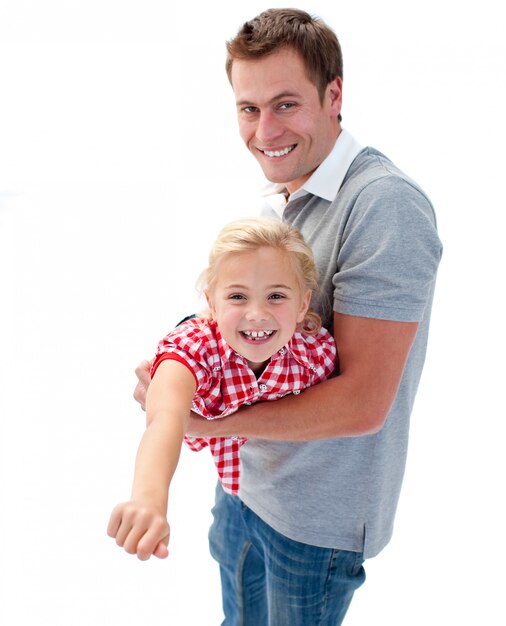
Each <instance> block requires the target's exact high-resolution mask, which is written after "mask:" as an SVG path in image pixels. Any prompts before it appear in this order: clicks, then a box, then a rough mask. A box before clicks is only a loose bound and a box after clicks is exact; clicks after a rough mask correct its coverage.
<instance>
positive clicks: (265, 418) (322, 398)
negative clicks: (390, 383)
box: [188, 377, 390, 441]
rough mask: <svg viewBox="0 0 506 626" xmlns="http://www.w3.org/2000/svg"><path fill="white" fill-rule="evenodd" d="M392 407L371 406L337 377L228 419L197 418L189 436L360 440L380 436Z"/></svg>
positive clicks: (253, 406)
mask: <svg viewBox="0 0 506 626" xmlns="http://www.w3.org/2000/svg"><path fill="white" fill-rule="evenodd" d="M363 395H366V394H363ZM389 408H390V403H388V406H385V403H383V405H381V403H379V402H374V403H371V402H370V400H368V399H367V398H365V397H361V396H360V394H358V393H356V392H354V391H353V389H352V388H351V385H348V383H347V380H346V379H345V378H344V377H337V378H333V379H331V380H328V381H325V382H323V383H320V384H319V385H316V386H314V387H311V388H309V389H306V390H305V391H304V392H303V393H301V394H300V395H288V396H285V397H284V398H281V399H279V400H275V401H272V402H259V403H257V404H254V405H251V406H247V407H243V408H242V409H240V410H239V411H238V412H237V413H234V414H233V415H230V416H228V417H226V418H224V419H216V420H211V421H210V420H205V419H203V418H201V417H196V416H195V417H194V416H192V417H191V418H190V422H189V433H188V434H190V435H194V436H202V437H230V436H234V435H237V436H241V437H247V438H257V439H269V440H278V441H312V440H316V439H328V438H334V437H356V436H361V435H367V434H372V433H374V432H377V431H378V430H379V429H380V428H381V426H382V425H383V422H384V419H385V417H386V414H387V413H388V409H389Z"/></svg>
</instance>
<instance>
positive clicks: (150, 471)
mask: <svg viewBox="0 0 506 626" xmlns="http://www.w3.org/2000/svg"><path fill="white" fill-rule="evenodd" d="M195 389H196V383H195V378H194V377H193V374H192V373H191V372H190V370H189V369H188V368H186V367H185V366H184V365H182V364H181V363H179V362H178V361H173V360H166V361H162V362H161V363H160V365H159V366H158V369H157V370H156V373H155V375H154V377H153V380H152V381H151V384H150V385H149V389H148V393H147V398H146V414H147V415H146V421H147V427H146V431H145V433H144V435H143V437H142V439H141V443H140V445H139V450H138V452H137V458H136V462H135V473H134V481H133V487H132V495H131V499H130V501H129V502H124V503H122V504H119V505H118V506H116V507H115V508H114V510H113V512H112V514H111V518H110V521H109V525H108V528H107V533H108V535H109V536H110V537H114V538H115V539H116V543H117V544H118V545H119V546H121V547H123V548H124V549H125V550H126V551H127V552H128V553H129V554H136V555H137V556H138V558H139V559H141V560H147V559H149V557H150V556H152V555H154V556H157V557H159V558H165V557H166V556H167V555H168V550H167V544H168V541H169V534H170V528H169V524H168V522H167V507H168V492H169V486H170V482H171V480H172V477H173V475H174V472H175V470H176V467H177V464H178V461H179V455H180V452H181V445H182V442H183V437H184V435H185V433H186V429H187V423H188V417H189V414H190V409H191V404H192V399H193V396H194V393H195Z"/></svg>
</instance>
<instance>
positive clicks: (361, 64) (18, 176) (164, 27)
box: [0, 0, 506, 626]
mask: <svg viewBox="0 0 506 626" xmlns="http://www.w3.org/2000/svg"><path fill="white" fill-rule="evenodd" d="M171 4H172V3H169V2H163V1H162V0H153V1H149V0H148V1H146V0H145V1H143V2H140V1H132V0H124V1H123V2H120V1H119V0H100V1H97V0H87V1H86V2H84V1H79V0H60V1H57V0H48V1H45V2H37V1H36V0H32V1H28V0H1V1H0V281H1V282H0V288H1V291H0V298H1V303H0V316H1V324H0V386H1V393H0V412H1V440H0V441H1V463H2V471H1V492H0V498H1V503H0V504H1V511H0V541H1V544H0V573H1V577H2V580H1V582H0V594H1V598H0V616H1V619H0V621H1V623H2V624H5V625H6V626H18V625H21V624H23V625H24V624H31V625H34V626H38V625H41V626H46V625H47V626H63V625H65V626H69V625H72V626H80V625H86V626H88V625H90V626H91V625H93V626H102V625H104V626H105V625H107V626H109V625H114V624H122V625H124V626H128V625H130V624H132V625H133V624H150V626H159V625H160V626H161V625H166V624H173V625H177V626H185V625H186V624H192V625H193V624H196V625H198V626H216V625H217V624H219V622H220V619H221V609H220V603H221V600H220V591H219V580H218V571H217V568H216V566H215V564H214V562H213V561H212V560H211V559H210V557H209V556H208V554H207V544H206V534H207V528H208V526H209V523H210V512H209V511H210V508H211V506H212V500H213V487H214V482H215V475H214V471H213V468H212V466H211V462H210V459H209V457H208V455H207V454H206V453H205V452H203V453H201V454H191V453H190V452H186V451H185V453H184V454H183V458H182V461H181V465H180V468H179V470H178V475H177V479H176V481H175V484H174V489H173V494H172V496H171V518H170V521H171V525H172V541H171V546H170V549H171V555H170V558H169V559H168V560H166V561H158V560H156V559H151V560H150V561H149V562H147V563H141V562H139V561H137V559H135V558H134V557H131V556H128V555H127V554H126V553H124V552H123V551H122V550H120V549H118V548H117V547H116V546H115V544H114V542H113V541H112V540H111V539H109V538H108V537H107V536H106V532H105V529H106V525H107V520H108V516H109V512H110V509H111V508H112V506H113V505H114V504H115V503H117V502H118V501H120V500H123V499H126V498H127V497H128V494H129V489H130V481H131V476H132V467H133V460H134V455H135V451H136V448H137V443H138V441H139V438H140V436H141V434H142V431H143V427H144V423H143V418H144V416H143V414H142V412H141V411H140V409H139V408H138V407H137V406H136V404H135V403H134V401H133V400H132V398H131V395H132V391H133V387H134V384H135V379H134V375H133V369H134V367H135V365H136V364H137V363H138V362H139V361H140V360H141V359H143V358H150V357H151V356H152V354H153V351H154V349H155V346H156V342H157V341H158V339H159V338H160V337H161V336H163V335H164V334H165V332H166V331H167V330H168V329H169V328H170V327H171V326H172V325H173V324H174V323H176V322H177V321H178V320H179V318H180V317H181V316H183V315H185V314H186V313H188V312H189V311H192V310H194V308H195V307H196V306H197V297H196V294H195V291H194V281H195V279H196V277H197V275H198V273H199V272H200V270H201V269H202V267H203V265H204V262H205V258H206V254H207V250H208V247H209V245H210V243H211V241H212V239H213V238H214V235H215V234H216V232H217V230H218V228H219V227H220V226H221V225H222V224H224V223H225V222H226V221H228V220H230V219H232V218H234V217H236V216H241V215H247V214H252V213H254V212H255V211H256V206H257V205H256V194H257V188H258V187H259V185H260V184H261V182H262V178H261V175H260V171H259V169H258V168H257V165H256V163H255V162H254V160H253V159H252V157H250V155H249V154H248V153H247V151H246V150H245V149H244V147H242V145H241V143H240V140H239V138H238V133H237V129H236V123H235V120H234V115H235V112H234V103H233V97H232V93H231V90H230V87H229V85H228V83H227V80H226V77H225V73H224V70H223V62H224V41H225V40H226V39H228V38H230V37H232V36H233V35H234V34H235V32H236V30H237V29H238V28H239V26H240V25H241V23H242V22H243V21H245V20H246V19H249V18H251V17H253V16H254V15H256V14H257V13H258V12H260V11H261V10H263V9H265V8H268V6H283V5H284V3H283V4H278V3H275V2H272V3H271V4H270V5H269V4H268V3H267V4H266V3H264V2H258V1H257V0H253V1H251V2H248V3H240V2H236V1H231V0H227V1H224V2H220V3H211V2H208V1H206V2H204V1H203V0H196V1H194V2H186V3H182V4H181V5H177V6H175V7H174V8H172V7H170V5H171ZM292 4H293V5H295V6H299V7H300V8H304V9H306V10H308V11H309V12H311V13H315V14H317V15H320V16H322V17H323V18H325V19H326V21H327V22H328V23H329V24H330V25H331V26H332V27H333V28H334V29H335V30H336V32H337V34H338V36H339V38H340V40H341V44H342V47H343V51H344V61H345V81H344V85H345V88H344V102H345V104H344V108H343V124H344V126H345V127H346V128H348V130H350V131H351V132H352V134H354V135H355V137H356V138H357V139H358V140H359V141H360V142H361V143H363V144H364V145H365V144H367V145H373V146H375V147H377V148H378V149H380V150H382V151H383V152H385V153H386V154H387V155H388V156H390V157H391V158H392V159H393V160H394V161H395V162H396V163H397V164H398V165H399V166H400V167H402V168H403V169H405V170H406V171H407V172H408V173H409V174H410V175H412V176H413V177H414V178H415V179H417V180H418V182H420V184H421V185H422V186H423V187H424V188H425V189H426V191H427V192H428V193H429V195H430V196H431V198H432V200H433V201H434V204H435V205H436V209H437V212H438V218H439V227H440V232H441V237H442V239H443V241H444V244H445V252H444V259H443V262H442V265H441V269H440V274H439V280H438V288H437V296H436V301H435V304H434V314H433V325H432V334H431V340H430V346H429V352H428V357H427V362H426V369H425V372H424V376H423V379H422V383H421V387H420V391H419V395H418V399H417V405H416V409H415V412H414V415H413V426H412V437H411V448H410V456H409V462H408V467H407V473H406V479H405V483H404V489H403V493H402V497H401V502H400V506H399V512H398V516H397V520H396V530H395V534H394V539H393V540H392V542H391V543H390V545H389V546H388V547H387V548H386V549H385V550H384V552H383V553H382V554H381V555H380V556H378V557H377V558H376V559H374V560H372V561H370V562H368V563H367V572H368V582H367V583H366V585H365V586H364V587H363V588H362V589H361V590H360V591H359V592H358V593H357V595H356V597H355V600H354V603H353V605H352V608H351V609H350V612H349V616H348V618H347V621H346V624H347V626H365V625H366V624H388V625H389V626H396V625H399V626H401V625H402V626H405V625H406V624H409V625H410V626H422V625H423V626H426V625H427V624H432V625H440V624H441V625H445V626H446V625H448V624H459V625H467V624H469V625H471V624H473V625H474V624H486V625H487V626H495V625H502V624H504V623H505V622H506V613H505V609H504V601H503V594H504V589H503V588H504V573H503V570H502V568H503V564H504V559H505V556H506V555H505V544H504V528H505V526H506V519H505V515H504V511H503V507H502V501H503V500H504V475H505V467H504V461H503V458H504V444H503V432H504V429H503V428H502V424H503V422H504V418H505V416H506V415H505V408H504V399H503V398H504V394H503V388H504V373H505V368H504V352H505V348H506V346H505V342H504V331H503V325H504V322H503V319H504V313H503V308H502V302H503V297H502V293H501V292H502V290H503V287H501V285H504V265H505V264H504V256H503V248H504V232H503V228H502V224H503V222H502V221H501V215H502V213H503V212H504V209H505V202H504V194H503V193H502V187H501V186H500V182H502V181H503V180H504V157H503V154H502V152H503V146H504V145H505V140H506V137H505V132H504V131H505V128H504V111H505V109H506V97H505V95H506V93H505V91H506V89H505V87H506V82H505V75H506V72H505V60H506V44H505V40H504V27H503V20H502V19H501V18H500V17H499V9H498V7H499V3H498V2H493V1H492V0H484V1H482V2H479V3H478V2H476V3H474V2H466V1H465V0H463V1H460V2H457V1H448V2H442V1H441V0H438V1H436V0H428V1H425V2H414V3H411V2H409V3H407V2H405V1H401V0H399V1H396V0H385V1H384V2H376V1H373V0H365V2H356V1H355V0H343V1H339V2H332V3H331V2H318V1H315V2H310V1H308V2H307V3H304V4H300V3H298V2H297V3H292ZM288 5H290V3H288ZM259 626H262V625H259ZM308 626H311V625H308Z"/></svg>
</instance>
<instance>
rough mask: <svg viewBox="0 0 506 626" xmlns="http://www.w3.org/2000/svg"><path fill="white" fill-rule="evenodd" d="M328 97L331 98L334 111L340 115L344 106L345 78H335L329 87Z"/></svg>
mask: <svg viewBox="0 0 506 626" xmlns="http://www.w3.org/2000/svg"><path fill="white" fill-rule="evenodd" d="M327 93H328V97H329V98H330V106H331V108H332V110H333V113H335V114H336V115H339V113H341V107H342V106H343V79H342V78H339V77H337V78H335V79H334V80H333V81H332V82H331V83H329V85H328V87H327Z"/></svg>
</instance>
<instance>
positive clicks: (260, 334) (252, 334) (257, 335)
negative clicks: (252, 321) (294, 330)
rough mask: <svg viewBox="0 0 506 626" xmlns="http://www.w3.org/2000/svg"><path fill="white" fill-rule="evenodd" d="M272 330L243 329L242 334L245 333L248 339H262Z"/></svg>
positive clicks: (269, 334)
mask: <svg viewBox="0 0 506 626" xmlns="http://www.w3.org/2000/svg"><path fill="white" fill-rule="evenodd" d="M273 332H274V331H273V330H243V331H242V333H243V335H246V337H248V338H249V339H264V338H266V337H270V336H271V335H272V333H273Z"/></svg>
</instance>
